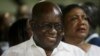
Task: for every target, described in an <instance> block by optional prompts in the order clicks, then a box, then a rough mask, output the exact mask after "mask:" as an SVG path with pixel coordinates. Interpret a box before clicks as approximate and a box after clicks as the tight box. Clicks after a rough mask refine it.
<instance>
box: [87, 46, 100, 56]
mask: <svg viewBox="0 0 100 56" xmlns="http://www.w3.org/2000/svg"><path fill="white" fill-rule="evenodd" d="M87 56H100V47H98V46H95V45H91V48H90V49H89V51H88V52H87Z"/></svg>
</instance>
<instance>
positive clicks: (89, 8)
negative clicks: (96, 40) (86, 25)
mask: <svg viewBox="0 0 100 56" xmlns="http://www.w3.org/2000/svg"><path fill="white" fill-rule="evenodd" d="M81 6H82V7H83V8H84V10H85V12H86V13H87V15H88V17H89V18H90V19H91V24H90V26H91V27H92V28H93V29H96V26H97V24H98V23H97V22H98V19H99V18H98V14H97V13H98V8H97V6H96V5H95V4H94V3H92V2H85V3H83V4H82V5H81Z"/></svg>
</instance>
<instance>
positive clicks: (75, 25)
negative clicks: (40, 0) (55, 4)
mask: <svg viewBox="0 0 100 56" xmlns="http://www.w3.org/2000/svg"><path fill="white" fill-rule="evenodd" d="M63 22H64V33H65V34H64V40H63V41H64V42H66V43H70V44H73V45H76V46H78V47H80V48H81V49H83V50H84V51H85V52H86V55H88V56H100V53H98V52H100V47H97V46H95V45H91V44H89V43H85V38H86V37H87V35H88V33H89V28H90V23H89V22H90V19H89V18H88V17H87V15H86V13H85V11H84V9H83V8H82V7H81V6H79V5H77V4H72V5H69V6H67V7H65V8H64V10H63Z"/></svg>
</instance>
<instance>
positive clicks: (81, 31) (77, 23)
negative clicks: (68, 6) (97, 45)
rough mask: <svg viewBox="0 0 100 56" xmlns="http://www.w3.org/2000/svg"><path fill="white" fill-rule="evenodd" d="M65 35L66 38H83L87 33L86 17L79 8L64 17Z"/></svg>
mask: <svg viewBox="0 0 100 56" xmlns="http://www.w3.org/2000/svg"><path fill="white" fill-rule="evenodd" d="M64 19H65V20H64V23H65V24H64V26H65V28H64V30H65V35H66V36H68V37H73V39H74V37H77V38H81V39H82V38H83V39H84V38H85V37H86V36H87V35H88V32H89V23H88V20H87V15H86V14H85V12H84V11H83V10H82V9H81V8H74V9H72V10H71V11H70V12H68V13H67V14H66V15H65V17H64Z"/></svg>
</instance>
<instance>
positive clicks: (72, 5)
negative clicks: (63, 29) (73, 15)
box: [62, 4, 83, 18]
mask: <svg viewBox="0 0 100 56" xmlns="http://www.w3.org/2000/svg"><path fill="white" fill-rule="evenodd" d="M74 8H80V9H83V8H82V7H81V6H79V5H78V4H71V5H68V6H66V7H65V8H64V9H63V10H62V13H63V18H64V17H65V14H67V13H69V12H70V11H71V10H72V9H74Z"/></svg>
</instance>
